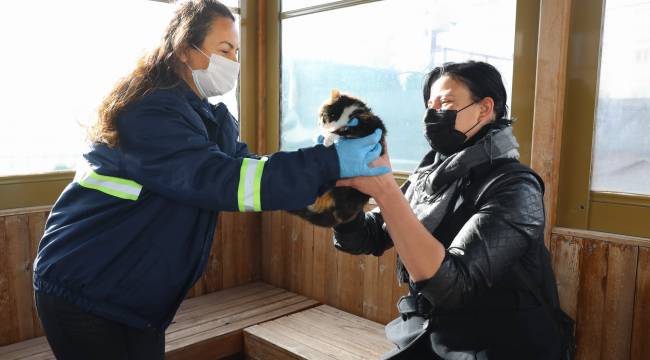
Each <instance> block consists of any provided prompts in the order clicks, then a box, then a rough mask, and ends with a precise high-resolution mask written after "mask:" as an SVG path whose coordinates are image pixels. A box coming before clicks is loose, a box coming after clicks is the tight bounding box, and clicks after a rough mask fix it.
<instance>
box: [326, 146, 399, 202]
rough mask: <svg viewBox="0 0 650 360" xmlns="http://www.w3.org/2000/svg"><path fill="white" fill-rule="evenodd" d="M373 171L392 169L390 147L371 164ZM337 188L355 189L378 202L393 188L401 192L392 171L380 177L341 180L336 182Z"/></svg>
mask: <svg viewBox="0 0 650 360" xmlns="http://www.w3.org/2000/svg"><path fill="white" fill-rule="evenodd" d="M370 165H371V166H372V169H377V168H386V169H391V164H390V158H389V157H388V147H386V152H385V153H384V155H382V156H380V157H378V158H377V159H376V160H375V161H373V162H372V163H371V164H370ZM336 186H350V187H353V188H355V189H357V190H359V191H361V192H362V193H365V194H368V195H370V196H372V197H373V198H375V199H376V200H378V199H380V198H381V197H382V196H383V194H385V193H386V192H388V191H390V190H391V189H393V188H396V189H397V191H399V187H398V186H397V183H396V182H395V178H394V177H393V174H392V171H389V172H387V173H383V174H382V175H380V176H370V177H368V176H365V177H363V176H361V177H354V178H350V179H341V180H339V181H337V182H336Z"/></svg>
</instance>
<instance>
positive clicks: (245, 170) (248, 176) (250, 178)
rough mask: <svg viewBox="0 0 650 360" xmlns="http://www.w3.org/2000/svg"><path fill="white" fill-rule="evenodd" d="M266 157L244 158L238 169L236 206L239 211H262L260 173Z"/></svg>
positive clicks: (262, 170) (262, 171)
mask: <svg viewBox="0 0 650 360" xmlns="http://www.w3.org/2000/svg"><path fill="white" fill-rule="evenodd" d="M266 160H267V158H266V157H264V158H262V159H260V160H256V159H248V158H246V159H244V160H243V161H242V165H241V169H240V170H239V186H238V188H237V206H238V208H239V211H262V199H261V194H262V174H263V173H264V163H265V162H266Z"/></svg>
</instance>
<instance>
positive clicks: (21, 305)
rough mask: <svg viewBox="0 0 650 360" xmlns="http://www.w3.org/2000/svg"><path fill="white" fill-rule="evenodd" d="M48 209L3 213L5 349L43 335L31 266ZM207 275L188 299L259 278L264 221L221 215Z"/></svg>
mask: <svg viewBox="0 0 650 360" xmlns="http://www.w3.org/2000/svg"><path fill="white" fill-rule="evenodd" d="M48 213H49V212H48V211H47V210H39V211H33V210H26V211H25V213H21V212H20V211H13V212H11V213H10V214H7V212H6V211H5V212H4V214H0V346H2V345H7V344H12V343H15V342H19V341H22V340H26V339H30V338H33V337H37V336H42V335H43V330H42V329H41V326H40V320H39V319H38V315H37V314H36V309H35V307H34V302H33V292H32V281H31V279H32V264H33V261H34V257H35V255H36V251H37V248H38V243H39V241H40V239H41V237H42V235H43V229H44V226H45V221H46V219H47V216H48ZM217 229H218V231H217V233H216V234H215V239H214V243H213V246H212V250H211V254H210V258H209V261H208V265H207V267H206V271H205V274H204V275H203V277H201V279H200V280H199V281H198V282H197V283H196V285H195V286H194V287H193V288H192V289H191V290H190V291H189V293H188V297H193V296H198V295H203V294H206V293H211V292H214V291H217V290H221V289H226V288H230V287H234V286H238V285H242V284H246V283H249V282H251V281H256V280H259V279H260V269H261V258H260V250H261V246H260V244H259V240H258V239H259V237H260V236H259V235H260V234H259V232H260V229H261V216H260V215H259V214H253V213H247V214H238V213H222V214H221V216H220V218H219V223H218V228H217Z"/></svg>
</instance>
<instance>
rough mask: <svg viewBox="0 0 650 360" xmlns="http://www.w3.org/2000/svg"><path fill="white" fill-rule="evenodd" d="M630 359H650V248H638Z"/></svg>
mask: <svg viewBox="0 0 650 360" xmlns="http://www.w3.org/2000/svg"><path fill="white" fill-rule="evenodd" d="M630 359H632V360H642V359H650V248H639V260H638V267H637V275H636V296H635V299H634V326H633V332H632V349H631V355H630Z"/></svg>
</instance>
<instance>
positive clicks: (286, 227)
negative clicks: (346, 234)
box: [262, 212, 408, 323]
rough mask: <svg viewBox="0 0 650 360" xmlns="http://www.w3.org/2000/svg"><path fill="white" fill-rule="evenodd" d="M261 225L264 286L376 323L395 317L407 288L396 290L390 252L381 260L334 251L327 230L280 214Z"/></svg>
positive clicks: (379, 258) (264, 218) (267, 219)
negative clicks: (398, 302)
mask: <svg viewBox="0 0 650 360" xmlns="http://www.w3.org/2000/svg"><path fill="white" fill-rule="evenodd" d="M262 223H263V234H262V249H263V250H262V251H263V254H265V255H264V256H263V259H262V278H263V279H264V280H265V281H267V282H269V283H270V284H272V285H275V286H280V287H284V288H286V289H288V290H290V291H294V292H297V293H300V294H303V295H305V296H308V297H311V298H314V299H316V300H318V301H320V302H322V303H326V304H329V305H331V306H334V307H337V308H340V309H342V310H344V311H347V312H350V313H353V314H355V315H359V316H363V317H365V318H367V319H370V320H373V321H377V322H380V323H387V322H388V321H390V320H392V319H393V318H394V317H396V316H397V307H396V306H395V303H396V301H397V299H398V298H399V297H400V296H401V295H403V294H405V293H406V292H407V291H408V289H407V286H406V285H404V286H402V287H398V286H397V281H396V276H395V263H396V257H395V251H394V250H392V249H391V250H389V251H387V252H386V253H385V254H384V255H383V256H381V257H375V256H371V255H368V256H366V255H362V256H354V255H350V254H347V253H344V252H340V251H337V250H336V249H335V248H334V246H333V243H332V230H331V229H326V228H321V227H318V226H313V225H311V224H309V223H307V222H306V221H304V220H302V219H300V218H298V217H296V216H293V215H290V214H288V213H284V212H272V213H267V214H264V215H263V220H262ZM301 242H302V244H301ZM279 254H283V256H282V257H280V255H279ZM266 257H270V258H266ZM280 259H282V261H284V262H285V263H284V264H278V261H280ZM310 259H311V260H310ZM286 262H291V264H287V263H286ZM282 269H284V270H283V271H285V272H286V273H285V274H278V271H282ZM287 278H289V279H291V280H290V281H287V280H286V279H287Z"/></svg>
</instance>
